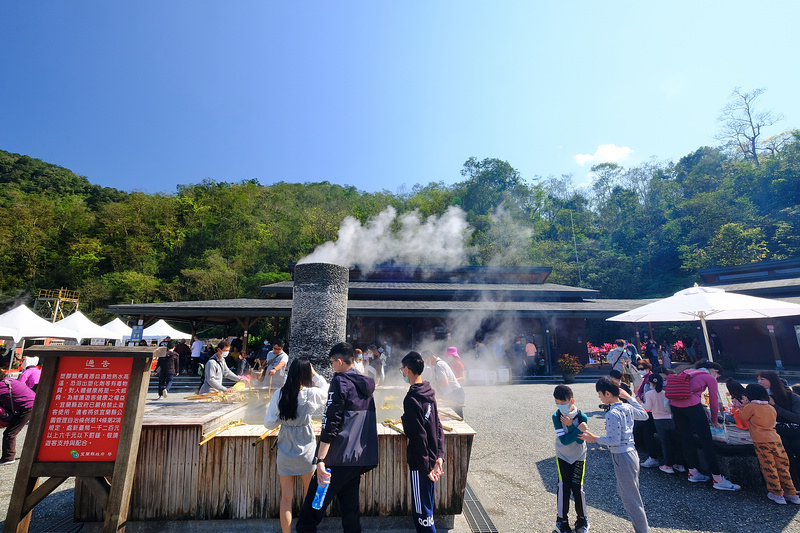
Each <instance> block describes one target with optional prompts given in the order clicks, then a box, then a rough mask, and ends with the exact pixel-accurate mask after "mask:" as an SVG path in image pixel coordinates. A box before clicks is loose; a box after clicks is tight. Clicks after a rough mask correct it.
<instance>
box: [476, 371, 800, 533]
mask: <svg viewBox="0 0 800 533" xmlns="http://www.w3.org/2000/svg"><path fill="white" fill-rule="evenodd" d="M571 387H572V389H573V391H574V394H575V399H576V405H577V406H578V408H579V409H581V410H582V411H583V412H584V413H586V415H587V416H588V417H589V428H590V430H592V431H593V432H594V433H598V434H604V420H603V414H604V413H603V412H602V411H601V410H600V409H598V407H597V406H598V404H599V403H600V402H599V401H598V398H597V393H596V392H595V390H594V383H577V384H574V385H571ZM552 391H553V385H550V384H533V385H511V386H500V387H469V388H468V389H467V402H466V403H467V409H465V413H464V414H465V417H466V419H467V422H469V424H470V425H472V427H473V428H475V430H476V431H477V435H476V437H475V443H474V446H473V449H472V458H471V460H470V470H469V483H470V486H471V487H472V488H473V490H474V491H475V493H476V495H477V496H478V499H479V500H480V502H481V503H482V504H483V506H484V508H485V509H486V511H487V512H488V513H489V516H490V517H491V518H492V520H493V521H494V524H495V526H496V527H497V530H498V531H500V532H511V531H520V532H544V533H546V532H551V531H553V530H554V525H555V518H556V511H555V510H556V501H555V491H556V488H557V484H558V474H557V472H556V466H555V458H554V446H553V441H554V439H555V434H554V431H553V423H552V419H551V415H552V413H553V411H554V409H555V405H554V403H553V396H552ZM587 461H588V462H587V471H586V476H585V481H584V483H585V490H586V495H587V502H588V505H589V512H588V518H589V522H590V524H591V529H592V530H593V531H602V532H606V531H632V530H633V528H632V527H631V525H630V521H629V519H628V517H627V514H626V513H625V509H624V508H623V507H622V501H621V500H620V499H619V496H618V495H617V490H616V480H615V478H614V467H613V465H612V463H611V457H610V453H609V452H608V450H607V449H606V448H603V447H600V446H598V445H597V444H590V445H589V455H588V458H587ZM639 480H640V488H641V493H642V498H643V500H644V504H645V510H646V512H647V517H648V520H649V522H650V526H651V530H652V531H653V532H684V531H685V532H689V531H691V532H698V531H703V532H705V531H708V532H726V533H735V532H743V533H744V532H746V533H751V532H753V531H776V532H778V531H786V532H796V531H800V517H798V511H800V506H794V505H791V504H789V505H786V506H779V505H777V504H775V503H773V502H771V501H769V500H767V498H766V494H767V491H766V488H764V489H763V490H758V491H752V490H751V491H740V492H735V493H734V492H724V491H718V490H714V489H713V488H712V487H711V485H710V484H700V486H698V485H695V484H692V483H689V482H688V481H687V480H686V479H685V477H684V476H681V475H678V474H676V475H672V476H671V475H668V474H664V473H662V472H660V471H659V470H658V469H644V468H643V469H642V471H641V473H640V476H639ZM733 481H736V480H735V479H734V480H733ZM571 519H572V520H573V521H574V513H571Z"/></svg>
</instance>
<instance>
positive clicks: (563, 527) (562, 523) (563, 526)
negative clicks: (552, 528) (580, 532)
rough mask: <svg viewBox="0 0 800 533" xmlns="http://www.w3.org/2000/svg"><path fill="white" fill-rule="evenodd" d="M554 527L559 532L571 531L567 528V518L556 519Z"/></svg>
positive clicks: (566, 532) (567, 532)
mask: <svg viewBox="0 0 800 533" xmlns="http://www.w3.org/2000/svg"><path fill="white" fill-rule="evenodd" d="M556 529H557V530H558V532H559V533H572V530H571V529H570V528H569V521H568V520H561V519H558V520H556Z"/></svg>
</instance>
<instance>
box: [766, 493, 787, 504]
mask: <svg viewBox="0 0 800 533" xmlns="http://www.w3.org/2000/svg"><path fill="white" fill-rule="evenodd" d="M767 498H769V499H770V500H772V501H774V502H775V503H777V504H778V505H786V499H785V498H784V497H783V496H778V495H777V494H773V493H771V492H768V493H767Z"/></svg>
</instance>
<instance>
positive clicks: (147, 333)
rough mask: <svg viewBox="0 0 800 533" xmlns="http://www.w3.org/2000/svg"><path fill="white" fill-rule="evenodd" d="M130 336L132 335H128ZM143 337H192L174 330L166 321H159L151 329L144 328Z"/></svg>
mask: <svg viewBox="0 0 800 533" xmlns="http://www.w3.org/2000/svg"><path fill="white" fill-rule="evenodd" d="M128 334H129V335H130V333H128ZM142 336H143V337H170V338H173V339H188V338H190V337H191V335H190V334H189V333H184V332H182V331H178V330H177V329H175V328H173V327H172V326H170V325H169V324H167V323H166V322H164V320H159V321H158V322H156V323H155V324H153V325H152V326H150V327H147V328H144V333H143V334H142Z"/></svg>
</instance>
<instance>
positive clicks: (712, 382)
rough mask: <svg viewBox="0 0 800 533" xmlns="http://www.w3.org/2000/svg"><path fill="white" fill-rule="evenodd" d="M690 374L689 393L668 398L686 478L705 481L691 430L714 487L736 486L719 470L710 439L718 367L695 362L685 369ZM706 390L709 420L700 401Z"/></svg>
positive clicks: (716, 400)
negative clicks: (692, 365) (677, 398)
mask: <svg viewBox="0 0 800 533" xmlns="http://www.w3.org/2000/svg"><path fill="white" fill-rule="evenodd" d="M686 372H688V373H689V375H690V376H691V377H690V379H689V388H690V390H691V393H692V394H691V396H690V397H689V398H687V399H685V400H672V399H671V400H670V407H671V408H672V419H673V420H674V421H675V428H676V429H677V431H678V433H680V435H681V445H682V446H681V448H682V450H683V455H684V459H685V461H686V466H687V467H689V481H691V482H692V483H703V482H706V481H709V477H708V476H706V475H704V474H703V473H701V472H700V471H699V470H698V469H697V465H698V459H697V448H696V446H695V443H694V439H693V438H692V434H693V433H697V438H698V440H699V441H700V446H701V447H702V449H703V457H704V458H705V460H706V464H707V465H708V467H709V468H710V469H711V475H712V476H713V478H714V488H715V489H717V490H739V489H740V488H741V487H740V486H739V485H736V484H734V483H731V482H730V481H728V480H727V479H725V477H724V476H723V475H722V474H721V473H720V472H721V470H720V468H719V463H718V462H717V455H716V453H715V452H714V441H713V440H712V439H711V427H710V426H709V423H710V424H711V425H712V426H714V427H719V422H718V421H717V415H718V413H719V391H718V389H717V379H719V377H720V376H721V375H722V367H721V366H720V365H719V364H717V363H710V362H707V361H706V362H702V363H698V364H697V366H696V369H695V370H686ZM705 390H708V398H709V409H710V411H711V420H710V421H709V419H708V416H707V415H706V410H705V408H704V407H703V405H702V404H701V399H702V395H703V392H704V391H705Z"/></svg>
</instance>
